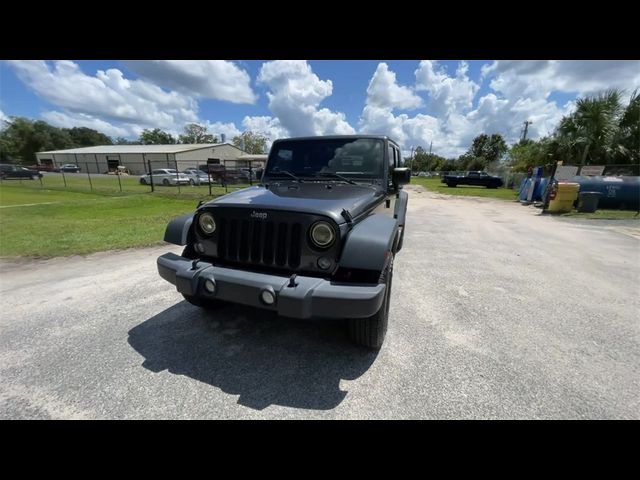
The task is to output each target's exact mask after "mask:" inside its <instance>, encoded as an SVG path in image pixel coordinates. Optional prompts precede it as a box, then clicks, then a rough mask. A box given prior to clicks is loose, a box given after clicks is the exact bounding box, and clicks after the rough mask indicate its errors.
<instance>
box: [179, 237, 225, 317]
mask: <svg viewBox="0 0 640 480" xmlns="http://www.w3.org/2000/svg"><path fill="white" fill-rule="evenodd" d="M182 256H183V257H184V258H188V259H191V260H193V259H195V258H198V257H197V256H196V252H195V251H194V250H193V248H191V247H189V246H187V247H185V249H184V250H183V251H182ZM182 296H183V297H184V299H185V300H186V301H187V302H189V303H190V304H191V305H195V306H196V307H200V308H205V309H207V310H214V309H216V308H220V307H223V306H224V305H225V302H223V301H221V300H214V299H213V298H204V297H199V296H192V295H185V294H184V293H183V294H182Z"/></svg>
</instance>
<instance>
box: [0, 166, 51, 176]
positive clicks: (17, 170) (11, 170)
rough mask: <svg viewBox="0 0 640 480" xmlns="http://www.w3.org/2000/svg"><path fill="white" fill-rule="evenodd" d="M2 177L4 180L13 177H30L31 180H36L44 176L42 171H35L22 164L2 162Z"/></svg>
mask: <svg viewBox="0 0 640 480" xmlns="http://www.w3.org/2000/svg"><path fill="white" fill-rule="evenodd" d="M0 178H2V180H9V179H12V178H16V179H20V178H28V179H30V180H35V179H36V178H42V174H41V173H40V172H34V171H33V170H30V169H28V168H25V167H23V166H21V165H12V164H10V163H2V164H0Z"/></svg>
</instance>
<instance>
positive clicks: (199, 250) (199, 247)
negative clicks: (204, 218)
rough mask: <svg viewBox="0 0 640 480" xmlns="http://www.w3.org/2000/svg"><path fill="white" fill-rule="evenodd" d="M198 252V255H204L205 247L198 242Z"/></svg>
mask: <svg viewBox="0 0 640 480" xmlns="http://www.w3.org/2000/svg"><path fill="white" fill-rule="evenodd" d="M195 248H196V252H198V253H204V245H202V243H200V242H198V243H196V246H195Z"/></svg>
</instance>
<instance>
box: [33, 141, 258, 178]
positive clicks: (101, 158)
mask: <svg viewBox="0 0 640 480" xmlns="http://www.w3.org/2000/svg"><path fill="white" fill-rule="evenodd" d="M243 154H245V152H244V151H243V150H241V149H239V148H238V147H236V146H235V145H232V144H230V143H196V144H177V145H100V146H96V147H84V148H70V149H68V150H52V151H48V152H38V153H36V158H37V160H38V164H39V165H43V166H45V165H46V166H53V167H60V166H62V165H64V164H67V163H73V164H76V165H78V166H79V167H80V168H81V170H82V171H83V172H89V173H106V172H108V171H114V170H116V167H118V166H119V165H122V166H124V167H127V168H128V169H129V171H130V172H131V174H132V175H143V174H144V173H145V172H146V171H147V170H148V162H151V167H152V168H175V166H176V162H177V163H178V168H179V169H180V170H182V169H184V168H189V167H197V166H198V165H203V164H206V163H214V164H215V163H220V164H223V165H226V167H227V168H240V167H244V166H247V165H245V164H246V163H247V161H246V160H243V159H241V158H239V157H241V155H243ZM255 166H256V165H255V164H254V167H255Z"/></svg>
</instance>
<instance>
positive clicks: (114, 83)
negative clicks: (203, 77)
mask: <svg viewBox="0 0 640 480" xmlns="http://www.w3.org/2000/svg"><path fill="white" fill-rule="evenodd" d="M8 64H9V65H11V66H12V67H13V68H14V70H15V71H16V73H17V75H18V77H19V78H20V79H21V80H22V81H23V82H25V83H26V84H27V85H28V86H29V87H30V88H31V89H32V90H33V91H34V92H35V93H36V94H37V95H38V96H40V97H41V98H43V99H45V100H46V101H48V102H50V103H52V104H54V105H56V106H59V107H62V108H64V109H66V110H68V111H69V112H73V113H75V114H84V115H89V116H92V117H99V118H102V119H104V120H106V121H117V122H123V123H128V124H136V125H139V126H142V127H148V128H162V129H167V130H169V129H175V128H181V127H182V126H183V125H184V124H186V123H189V122H197V121H198V115H197V107H198V106H197V103H196V102H195V101H194V100H193V99H192V98H190V97H188V96H185V95H183V94H180V93H177V92H175V91H171V92H166V91H164V90H162V89H161V88H160V87H158V86H156V85H154V84H152V83H149V82H147V81H144V80H129V79H126V78H125V77H124V75H123V73H122V72H121V71H120V70H118V69H109V70H106V71H103V70H98V72H97V73H96V75H95V76H89V75H86V74H85V73H83V72H82V70H80V67H79V66H78V64H76V63H74V62H70V61H57V62H53V63H52V64H50V63H48V62H45V61H33V60H24V61H23V60H12V61H9V62H8Z"/></svg>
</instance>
